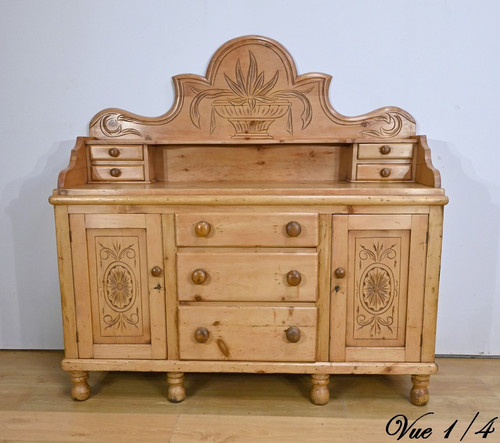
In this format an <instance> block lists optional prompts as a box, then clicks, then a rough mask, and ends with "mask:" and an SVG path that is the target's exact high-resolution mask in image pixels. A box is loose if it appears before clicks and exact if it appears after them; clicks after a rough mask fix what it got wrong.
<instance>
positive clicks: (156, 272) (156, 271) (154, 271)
mask: <svg viewBox="0 0 500 443" xmlns="http://www.w3.org/2000/svg"><path fill="white" fill-rule="evenodd" d="M161 273H162V269H161V268H160V267H159V266H154V267H153V268H151V275H152V276H153V277H159V276H160V275H161Z"/></svg>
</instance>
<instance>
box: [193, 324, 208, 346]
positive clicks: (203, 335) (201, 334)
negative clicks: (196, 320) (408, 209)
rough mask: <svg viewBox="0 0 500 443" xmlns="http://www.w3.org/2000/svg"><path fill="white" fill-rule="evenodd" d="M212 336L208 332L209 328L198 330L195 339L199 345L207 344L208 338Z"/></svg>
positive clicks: (195, 332)
mask: <svg viewBox="0 0 500 443" xmlns="http://www.w3.org/2000/svg"><path fill="white" fill-rule="evenodd" d="M209 336H210V332H208V329H207V328H203V327H200V328H197V329H196V331H194V339H195V340H196V341H197V342H198V343H206V342H207V341H208V337H209Z"/></svg>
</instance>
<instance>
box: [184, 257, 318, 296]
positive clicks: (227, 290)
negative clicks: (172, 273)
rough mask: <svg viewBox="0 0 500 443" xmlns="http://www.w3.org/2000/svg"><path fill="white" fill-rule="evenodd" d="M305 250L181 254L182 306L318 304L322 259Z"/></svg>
mask: <svg viewBox="0 0 500 443" xmlns="http://www.w3.org/2000/svg"><path fill="white" fill-rule="evenodd" d="M313 251H314V250H312V251H311V252H305V251H304V250H303V249H302V250H296V251H290V250H289V249H288V250H286V252H285V251H276V252H274V251H269V250H265V251H263V250H262V249H260V250H247V249H245V250H244V251H241V250H229V251H228V250H225V251H220V250H214V249H208V250H205V251H204V250H203V249H196V250H195V251H193V250H181V251H180V252H179V253H178V254H177V285H178V296H179V300H184V301H300V302H305V301H310V302H314V301H316V297H317V286H318V254H317V253H316V252H313Z"/></svg>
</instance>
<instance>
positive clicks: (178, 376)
mask: <svg viewBox="0 0 500 443" xmlns="http://www.w3.org/2000/svg"><path fill="white" fill-rule="evenodd" d="M167 382H168V397H167V398H168V400H169V401H171V402H172V403H180V402H181V401H182V400H184V399H185V398H186V390H185V389H184V373H183V372H169V373H168V374H167Z"/></svg>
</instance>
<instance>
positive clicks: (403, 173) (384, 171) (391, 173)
mask: <svg viewBox="0 0 500 443" xmlns="http://www.w3.org/2000/svg"><path fill="white" fill-rule="evenodd" d="M357 179H358V180H376V181H382V180H386V181H389V180H411V164H409V163H408V164H406V163H378V164H370V163H363V164H358V168H357Z"/></svg>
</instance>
